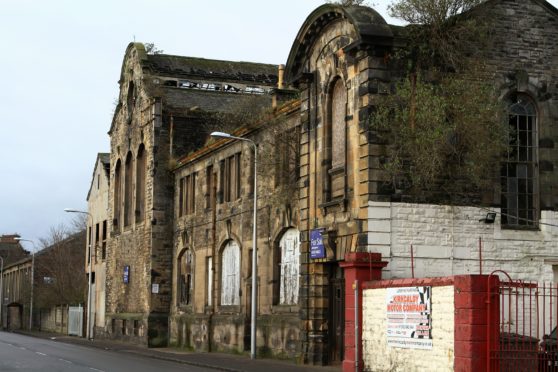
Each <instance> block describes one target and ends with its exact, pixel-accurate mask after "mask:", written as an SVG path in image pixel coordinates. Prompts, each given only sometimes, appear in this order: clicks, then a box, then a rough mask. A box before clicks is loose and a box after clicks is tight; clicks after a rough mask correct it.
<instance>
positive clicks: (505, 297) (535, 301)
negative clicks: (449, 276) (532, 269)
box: [487, 271, 558, 372]
mask: <svg viewBox="0 0 558 372" xmlns="http://www.w3.org/2000/svg"><path fill="white" fill-rule="evenodd" d="M500 277H502V278H503V281H500ZM488 280H489V283H491V285H489V286H488V296H487V303H488V308H487V315H488V330H487V335H488V339H489V347H488V349H487V370H488V371H514V372H516V371H558V349H557V335H556V333H557V332H556V324H557V320H558V319H557V316H558V285H557V284H553V283H538V282H525V281H520V280H512V279H511V278H510V277H509V275H508V274H507V273H505V272H503V271H498V272H495V273H493V274H491V276H490V277H489V279H488Z"/></svg>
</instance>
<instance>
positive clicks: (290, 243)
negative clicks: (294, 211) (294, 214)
mask: <svg viewBox="0 0 558 372" xmlns="http://www.w3.org/2000/svg"><path fill="white" fill-rule="evenodd" d="M278 253H279V255H280V257H278V258H279V262H278V266H279V304H280V305H294V304H297V303H298V285H299V284H298V283H299V280H298V279H299V278H298V277H299V267H300V261H299V260H300V233H299V231H298V230H297V229H289V230H287V231H286V232H285V234H284V235H283V237H282V238H281V240H280V242H279V252H278Z"/></svg>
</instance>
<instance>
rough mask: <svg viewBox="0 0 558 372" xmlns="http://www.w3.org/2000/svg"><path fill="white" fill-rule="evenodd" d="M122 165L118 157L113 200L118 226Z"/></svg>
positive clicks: (114, 216) (115, 222)
mask: <svg viewBox="0 0 558 372" xmlns="http://www.w3.org/2000/svg"><path fill="white" fill-rule="evenodd" d="M121 173H122V166H121V162H120V159H118V160H117V161H116V165H115V167H114V200H113V205H114V215H113V218H114V223H113V224H114V225H115V227H116V228H118V226H120V217H121V216H120V214H121V213H120V212H121V209H120V206H121V202H122V175H121Z"/></svg>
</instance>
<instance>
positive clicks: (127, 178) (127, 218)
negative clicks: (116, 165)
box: [124, 152, 133, 226]
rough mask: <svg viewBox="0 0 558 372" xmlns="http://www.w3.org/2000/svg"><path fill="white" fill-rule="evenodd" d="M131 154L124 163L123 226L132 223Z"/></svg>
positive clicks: (129, 153)
mask: <svg viewBox="0 0 558 372" xmlns="http://www.w3.org/2000/svg"><path fill="white" fill-rule="evenodd" d="M132 190H133V188H132V153H131V152H128V155H126V163H124V226H129V225H130V223H131V222H132Z"/></svg>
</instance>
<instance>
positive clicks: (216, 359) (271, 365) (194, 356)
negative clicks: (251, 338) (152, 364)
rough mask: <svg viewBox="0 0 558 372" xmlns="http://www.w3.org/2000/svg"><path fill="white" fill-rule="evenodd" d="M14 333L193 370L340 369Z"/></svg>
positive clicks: (326, 371)
mask: <svg viewBox="0 0 558 372" xmlns="http://www.w3.org/2000/svg"><path fill="white" fill-rule="evenodd" d="M17 333H20V334H24V335H28V336H33V337H39V338H44V339H50V340H53V341H56V342H64V343H68V344H74V345H82V346H86V347H93V348H99V349H103V350H111V351H116V352H122V353H131V354H138V355H142V356H146V357H149V358H153V359H160V360H166V361H172V362H176V363H182V364H188V365H192V366H196V367H204V368H210V369H215V370H218V371H230V372H260V371H265V372H318V371H319V372H340V371H341V366H309V365H301V364H295V363H294V362H293V361H289V360H278V359H255V360H252V359H250V357H249V356H248V355H243V354H225V353H195V352H190V351H184V350H182V349H177V348H171V347H167V348H148V347H145V346H141V345H134V344H129V343H125V342H120V341H113V340H104V339H94V340H86V339H85V338H81V337H75V336H66V335H61V334H58V333H49V332H39V331H18V332H17Z"/></svg>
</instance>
